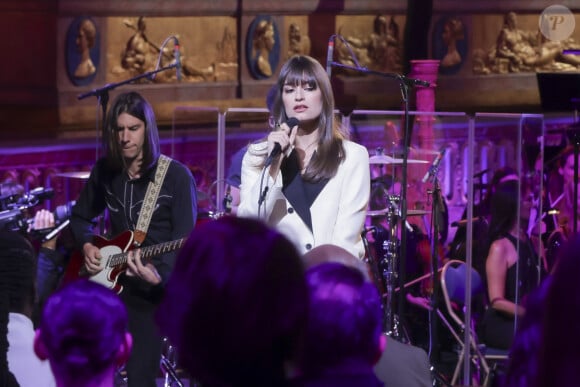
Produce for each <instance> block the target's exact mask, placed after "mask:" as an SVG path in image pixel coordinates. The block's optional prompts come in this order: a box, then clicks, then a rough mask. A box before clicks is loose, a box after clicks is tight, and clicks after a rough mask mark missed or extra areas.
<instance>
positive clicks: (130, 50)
mask: <svg viewBox="0 0 580 387" xmlns="http://www.w3.org/2000/svg"><path fill="white" fill-rule="evenodd" d="M122 23H123V25H124V26H125V27H126V28H128V29H130V30H132V31H133V34H132V35H131V36H130V37H129V38H128V39H127V41H126V43H125V44H124V47H123V49H122V50H121V54H120V55H119V62H118V64H117V65H115V66H113V68H112V69H111V73H112V74H114V75H116V76H119V77H123V78H129V77H134V76H138V75H141V74H144V73H146V72H149V71H153V70H156V69H157V68H158V67H164V66H168V65H170V64H172V63H175V51H174V44H173V42H171V41H169V42H168V44H166V45H165V47H160V46H159V45H157V44H156V43H154V42H153V39H150V38H149V37H148V35H147V33H146V31H147V23H146V21H145V19H144V17H142V16H141V17H139V18H138V19H137V20H136V21H132V20H129V19H124V20H123V21H122ZM175 25H177V26H178V27H177V28H179V26H181V27H182V30H183V31H184V35H185V36H186V37H187V36H189V35H192V34H193V32H191V31H186V27H187V26H188V24H187V23H186V20H183V21H182V22H181V23H179V24H174V25H173V26H175ZM156 27H158V28H157V30H159V29H160V27H159V25H156ZM174 28H175V27H174ZM157 34H158V35H159V34H160V33H159V31H157ZM163 34H164V33H163ZM166 35H169V36H171V34H169V33H168V34H164V36H166ZM180 35H181V34H180ZM180 35H176V36H177V37H178V38H179V40H180V55H181V71H182V77H183V79H182V80H183V81H189V82H215V81H227V80H235V79H236V77H237V67H238V65H237V49H236V38H235V36H234V35H233V34H232V33H231V32H230V30H229V28H228V26H227V25H226V26H224V30H223V34H222V37H221V39H220V40H218V41H216V43H215V48H214V51H215V57H214V58H211V57H210V58H209V61H208V58H207V56H205V55H204V53H206V52H207V51H208V49H207V48H206V49H205V50H196V54H198V53H199V54H198V55H200V56H202V57H203V58H202V60H199V58H196V57H188V56H187V54H186V50H187V47H188V42H189V41H188V40H187V39H185V38H184V39H182V36H180ZM218 36H219V35H218ZM207 43H208V46H209V47H210V49H209V50H210V51H211V42H207ZM160 54H161V55H160ZM200 62H204V63H206V64H207V65H204V66H199V63H200ZM158 63H159V64H158ZM153 81H154V82H156V83H166V82H175V81H177V77H176V72H175V71H170V70H168V71H163V72H159V73H157V74H155V78H154V79H153ZM141 82H150V80H148V79H146V78H143V79H141Z"/></svg>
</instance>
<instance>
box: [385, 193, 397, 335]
mask: <svg viewBox="0 0 580 387" xmlns="http://www.w3.org/2000/svg"><path fill="white" fill-rule="evenodd" d="M398 200H399V198H398V197H397V196H389V200H388V202H389V206H388V208H387V222H388V224H389V237H388V238H387V239H386V240H385V241H384V242H383V251H384V256H383V259H382V262H381V263H382V265H381V267H382V274H383V279H384V283H385V288H386V293H387V300H386V303H385V305H384V308H385V310H384V312H385V332H386V334H387V335H389V336H391V337H393V338H400V336H401V332H400V329H399V324H398V319H397V318H395V314H394V313H393V294H394V292H395V283H396V281H397V278H398V255H399V240H398V238H397V221H398V220H399V207H398Z"/></svg>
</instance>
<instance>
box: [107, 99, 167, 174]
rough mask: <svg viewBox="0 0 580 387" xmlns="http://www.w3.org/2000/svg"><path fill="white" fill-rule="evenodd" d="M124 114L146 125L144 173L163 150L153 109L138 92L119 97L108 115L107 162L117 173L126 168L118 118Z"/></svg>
mask: <svg viewBox="0 0 580 387" xmlns="http://www.w3.org/2000/svg"><path fill="white" fill-rule="evenodd" d="M122 113H127V114H129V115H132V116H133V117H136V118H138V119H140V120H141V121H143V122H144V123H145V141H144V143H143V162H142V164H141V172H144V171H146V170H147V169H148V168H150V167H152V166H153V165H154V164H155V163H156V162H157V159H158V158H159V155H160V153H161V150H160V145H159V131H158V129H157V122H156V121H155V114H154V113H153V108H152V107H151V105H150V104H149V102H147V100H145V98H143V97H142V96H141V95H140V94H139V93H136V92H128V93H124V94H121V95H119V96H118V97H117V99H115V102H114V103H113V106H112V108H111V110H110V111H109V114H108V115H107V125H106V127H105V128H104V133H103V141H104V146H105V148H106V152H107V153H106V154H107V161H108V163H109V165H110V166H111V167H112V168H113V169H114V170H117V171H122V170H123V169H125V167H126V166H125V162H124V159H123V153H122V150H121V146H120V144H119V140H118V138H117V131H118V127H117V118H119V116H120V115H121V114H122Z"/></svg>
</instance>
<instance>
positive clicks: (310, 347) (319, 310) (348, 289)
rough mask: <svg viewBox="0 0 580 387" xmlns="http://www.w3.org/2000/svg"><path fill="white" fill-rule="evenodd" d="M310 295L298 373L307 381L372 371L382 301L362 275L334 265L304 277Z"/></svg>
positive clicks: (377, 352) (380, 345)
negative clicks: (350, 371) (346, 372)
mask: <svg viewBox="0 0 580 387" xmlns="http://www.w3.org/2000/svg"><path fill="white" fill-rule="evenodd" d="M306 280H307V282H308V288H309V291H310V309H309V318H308V328H307V330H306V338H305V343H304V353H303V356H302V364H301V371H302V372H303V374H304V375H306V376H307V377H312V376H313V377H316V376H318V375H322V374H325V373H332V372H336V371H339V370H342V371H344V369H345V368H346V369H348V368H349V367H354V368H357V369H360V367H368V370H369V372H372V367H373V366H374V364H375V363H376V362H377V361H378V360H379V358H380V356H381V353H382V351H383V349H384V345H385V338H384V336H383V335H382V334H381V333H382V332H381V328H382V312H381V301H380V297H379V293H378V291H377V289H376V287H375V286H374V285H373V284H372V283H371V282H369V281H368V278H366V276H365V274H364V271H361V270H360V269H359V268H356V267H355V266H352V265H345V264H342V263H339V262H327V263H321V264H318V265H316V266H313V267H311V268H310V269H308V270H307V272H306Z"/></svg>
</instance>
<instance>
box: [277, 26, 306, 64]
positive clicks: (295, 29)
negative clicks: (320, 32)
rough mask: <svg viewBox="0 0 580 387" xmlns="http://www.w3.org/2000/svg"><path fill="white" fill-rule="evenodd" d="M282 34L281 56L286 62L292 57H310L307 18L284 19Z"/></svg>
mask: <svg viewBox="0 0 580 387" xmlns="http://www.w3.org/2000/svg"><path fill="white" fill-rule="evenodd" d="M283 30H284V32H283V33H282V34H283V36H282V37H281V41H282V43H283V46H282V47H283V52H285V55H283V57H284V59H285V60H287V59H289V58H290V57H291V56H293V55H310V54H311V46H312V45H311V40H310V36H309V32H308V16H286V17H284V28H283Z"/></svg>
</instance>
